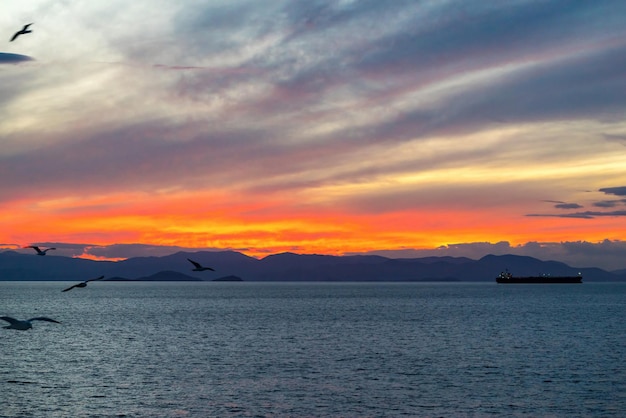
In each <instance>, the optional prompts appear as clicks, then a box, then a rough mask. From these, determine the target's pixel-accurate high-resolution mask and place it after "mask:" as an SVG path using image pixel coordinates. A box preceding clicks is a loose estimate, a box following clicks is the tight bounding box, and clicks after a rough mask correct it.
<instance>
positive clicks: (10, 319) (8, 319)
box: [0, 316, 20, 325]
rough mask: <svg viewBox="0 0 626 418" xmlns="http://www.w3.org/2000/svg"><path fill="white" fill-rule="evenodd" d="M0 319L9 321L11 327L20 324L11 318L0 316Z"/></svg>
mask: <svg viewBox="0 0 626 418" xmlns="http://www.w3.org/2000/svg"><path fill="white" fill-rule="evenodd" d="M0 319H2V320H5V321H7V322H8V323H10V324H11V325H13V324H18V323H19V322H20V321H18V320H17V319H15V318H11V317H10V316H0Z"/></svg>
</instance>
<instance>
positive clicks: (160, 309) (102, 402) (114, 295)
mask: <svg viewBox="0 0 626 418" xmlns="http://www.w3.org/2000/svg"><path fill="white" fill-rule="evenodd" d="M69 284H71V283H65V282H64V283H59V282H56V283H54V282H26V283H16V282H0V315H9V316H14V317H17V318H21V319H27V318H30V317H33V316H50V317H52V318H55V319H57V320H59V321H62V322H63V324H61V325H57V324H53V323H48V322H40V321H36V322H35V323H34V328H33V329H32V330H29V331H15V330H6V329H0V416H2V417H92V416H100V417H109V416H112V417H113V416H118V417H176V416H189V417H228V416H244V417H245V416H254V417H264V416H278V417H283V416H294V417H300V416H307V417H313V416H315V417H317V416H323V417H326V416H334V417H367V416H370V417H386V416H388V417H394V416H411V417H474V416H476V417H481V416H496V415H497V416H528V417H577V416H579V417H589V416H592V417H594V416H597V417H603V416H624V415H625V414H626V367H625V366H624V358H626V321H625V318H626V315H625V313H626V284H608V283H584V284H582V285H496V284H495V283H471V284H459V283H445V284H443V283H420V284H407V283H402V284H400V283H398V284H376V283H367V284H365V283H333V284H329V283H297V284H296V283H107V282H95V283H90V284H89V286H88V287H87V288H85V289H74V290H72V291H70V292H66V293H62V292H61V289H63V288H64V287H65V286H66V285H69Z"/></svg>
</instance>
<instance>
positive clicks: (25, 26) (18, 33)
mask: <svg viewBox="0 0 626 418" xmlns="http://www.w3.org/2000/svg"><path fill="white" fill-rule="evenodd" d="M30 25H32V23H29V24H28V25H24V27H23V28H22V30H19V31H17V32H15V34H14V35H13V37H12V38H11V40H10V41H9V42H13V41H14V40H16V39H17V37H18V36H20V35H26V34H27V33H31V32H32V30H28V27H29V26H30Z"/></svg>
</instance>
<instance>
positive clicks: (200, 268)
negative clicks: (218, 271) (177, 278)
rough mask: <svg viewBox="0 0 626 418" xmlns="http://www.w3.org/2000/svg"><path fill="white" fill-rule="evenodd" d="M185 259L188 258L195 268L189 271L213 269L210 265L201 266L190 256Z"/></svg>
mask: <svg viewBox="0 0 626 418" xmlns="http://www.w3.org/2000/svg"><path fill="white" fill-rule="evenodd" d="M187 260H189V262H190V263H191V264H193V265H194V266H195V268H194V269H192V270H191V271H205V270H211V271H215V270H213V269H212V268H211V267H203V266H202V265H201V264H200V263H196V262H195V261H193V260H192V259H190V258H188V259H187Z"/></svg>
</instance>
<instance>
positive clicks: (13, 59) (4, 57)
mask: <svg viewBox="0 0 626 418" xmlns="http://www.w3.org/2000/svg"><path fill="white" fill-rule="evenodd" d="M27 61H33V58H32V57H29V56H28V55H20V54H10V53H7V52H0V65H1V64H18V63H20V62H27Z"/></svg>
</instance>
